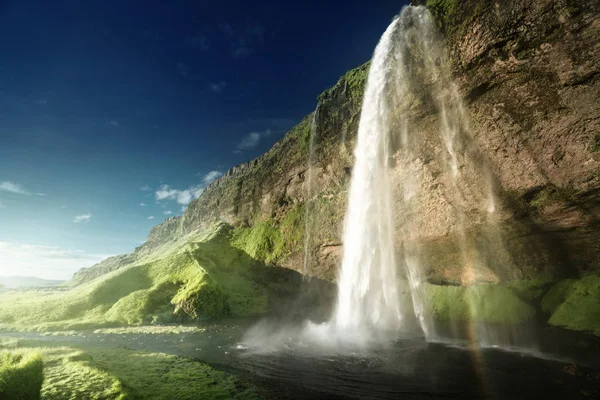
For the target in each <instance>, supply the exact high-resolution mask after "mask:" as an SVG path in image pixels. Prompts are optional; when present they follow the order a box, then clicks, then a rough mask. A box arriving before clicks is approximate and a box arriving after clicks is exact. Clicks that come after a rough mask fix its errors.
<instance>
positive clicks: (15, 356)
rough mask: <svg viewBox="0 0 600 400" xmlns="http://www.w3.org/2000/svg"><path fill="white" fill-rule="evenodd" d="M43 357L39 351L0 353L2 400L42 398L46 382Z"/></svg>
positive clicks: (0, 391) (0, 395)
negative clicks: (43, 386)
mask: <svg viewBox="0 0 600 400" xmlns="http://www.w3.org/2000/svg"><path fill="white" fill-rule="evenodd" d="M43 368H44V365H43V362H42V357H41V355H40V353H39V352H37V351H20V350H1V351H0V399H1V400H32V399H39V398H40V390H41V387H42V382H43V380H44V374H43Z"/></svg>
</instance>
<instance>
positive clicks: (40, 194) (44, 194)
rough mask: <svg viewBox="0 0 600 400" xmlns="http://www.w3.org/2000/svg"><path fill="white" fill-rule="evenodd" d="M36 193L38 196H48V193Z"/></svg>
mask: <svg viewBox="0 0 600 400" xmlns="http://www.w3.org/2000/svg"><path fill="white" fill-rule="evenodd" d="M35 195H36V196H42V197H46V196H48V195H47V194H46V193H36V194H35Z"/></svg>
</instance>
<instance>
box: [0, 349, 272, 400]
mask: <svg viewBox="0 0 600 400" xmlns="http://www.w3.org/2000/svg"><path fill="white" fill-rule="evenodd" d="M18 345H19V346H20V348H19V349H17V350H10V351H4V352H3V353H1V354H2V355H1V356H0V378H4V377H5V376H6V375H5V368H4V363H5V362H6V361H7V360H8V361H7V362H8V363H9V364H10V365H17V366H18V368H17V369H18V374H15V373H14V372H12V375H10V376H9V380H7V381H6V382H7V383H6V384H4V383H3V382H4V380H2V379H0V399H3V400H4V399H6V400H8V399H10V400H20V399H23V400H30V399H36V398H38V399H39V398H40V394H41V399H43V400H64V399H73V400H76V399H98V400H100V399H102V400H109V399H110V400H113V399H114V400H125V399H198V398H200V399H234V398H235V399H258V398H264V397H263V396H261V395H260V392H259V391H258V390H257V389H256V388H254V387H252V386H251V385H249V384H247V383H245V382H242V381H240V380H239V379H237V378H235V377H233V376H231V375H229V374H226V373H224V372H220V371H217V370H214V369H213V368H211V367H209V366H208V365H206V364H202V363H199V362H196V361H192V360H189V359H186V358H182V357H176V356H172V355H167V354H162V353H150V352H144V351H133V350H127V349H85V350H81V349H77V348H72V347H39V346H40V345H44V344H43V343H42V342H38V341H21V342H20V343H18ZM22 354H24V355H22ZM42 359H43V364H42ZM42 368H43V374H42ZM12 370H13V371H14V370H15V368H13V369H12ZM9 371H10V370H9ZM42 381H43V383H42ZM7 388H8V389H7ZM3 389H4V390H5V391H4V392H3ZM7 390H8V391H7ZM3 396H4V397H3Z"/></svg>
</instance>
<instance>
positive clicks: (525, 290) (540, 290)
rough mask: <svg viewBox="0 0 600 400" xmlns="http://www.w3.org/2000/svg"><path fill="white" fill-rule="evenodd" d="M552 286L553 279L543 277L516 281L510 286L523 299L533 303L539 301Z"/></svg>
mask: <svg viewBox="0 0 600 400" xmlns="http://www.w3.org/2000/svg"><path fill="white" fill-rule="evenodd" d="M551 285H552V278H550V277H542V278H538V279H531V280H516V281H512V282H510V283H509V284H508V287H509V288H511V289H513V290H514V291H515V292H516V293H517V294H518V295H519V297H520V298H521V299H523V300H525V301H527V302H528V303H531V302H533V301H536V300H538V299H539V298H540V297H542V295H543V294H544V293H546V292H547V291H548V289H549V288H550V286H551Z"/></svg>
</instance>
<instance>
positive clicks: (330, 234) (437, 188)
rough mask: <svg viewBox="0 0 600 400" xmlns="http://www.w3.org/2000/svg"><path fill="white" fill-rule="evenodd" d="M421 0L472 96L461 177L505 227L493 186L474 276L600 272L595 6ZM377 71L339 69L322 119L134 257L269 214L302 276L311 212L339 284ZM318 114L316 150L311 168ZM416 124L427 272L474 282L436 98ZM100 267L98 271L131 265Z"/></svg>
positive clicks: (319, 260) (318, 252) (473, 213)
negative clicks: (360, 139) (357, 152)
mask: <svg viewBox="0 0 600 400" xmlns="http://www.w3.org/2000/svg"><path fill="white" fill-rule="evenodd" d="M416 3H427V5H428V6H429V8H430V10H432V12H433V14H434V16H435V18H436V21H437V23H438V26H439V30H440V34H441V35H443V36H444V40H445V43H446V46H447V49H448V56H449V58H450V60H451V63H452V71H451V73H452V76H453V78H454V79H455V81H456V82H457V86H458V91H459V93H460V95H461V97H462V98H463V99H464V100H465V110H464V112H465V115H466V117H467V119H468V120H469V122H470V123H469V129H466V130H464V131H461V132H460V135H461V141H462V143H463V144H464V146H463V147H462V148H461V149H460V154H459V160H461V165H460V168H461V174H463V175H464V176H465V177H468V178H469V179H470V182H473V185H474V186H476V187H484V186H485V185H484V184H483V181H486V182H491V187H492V188H493V191H494V194H495V196H496V198H497V201H498V204H497V207H498V212H497V213H496V214H495V215H496V218H497V221H496V222H497V223H496V224H495V225H494V226H493V228H491V227H490V225H489V224H488V221H487V219H486V218H487V217H486V215H487V214H486V212H485V210H482V209H481V206H480V204H481V197H482V196H485V195H486V194H485V193H481V194H480V195H473V196H467V197H466V199H465V209H466V215H465V220H466V240H470V241H473V242H476V243H478V246H480V247H482V248H483V247H485V248H487V249H488V251H487V252H486V256H485V257H484V258H485V260H483V261H481V260H479V261H480V263H481V264H485V265H483V266H482V267H481V268H475V270H474V273H473V276H471V277H470V278H469V279H470V281H475V282H499V281H510V280H514V279H530V278H536V277H539V276H549V277H560V276H565V277H566V276H576V275H581V274H584V273H587V272H590V271H597V270H599V269H600V263H599V262H598V257H597V254H599V253H600V240H599V239H600V233H599V232H600V230H599V229H598V227H599V222H600V176H599V171H600V45H599V43H600V4H598V2H597V1H593V0H582V1H578V2H573V1H567V0H536V1H532V2H524V1H520V0H509V1H506V2H502V3H500V2H497V1H491V0H490V1H488V0H480V1H475V0H467V1H461V2H460V6H459V2H458V1H456V0H434V1H432V0H429V1H419V2H416ZM368 68H369V65H368V64H365V65H363V66H361V67H358V68H357V69H354V70H352V71H350V72H348V73H347V74H346V75H344V76H343V77H342V78H341V79H340V81H339V82H338V83H337V84H336V85H335V86H334V87H333V88H331V89H329V90H327V91H326V92H324V93H323V94H322V95H321V96H319V98H318V105H317V110H318V111H317V113H316V117H314V115H313V114H311V115H309V116H307V117H306V118H304V119H303V120H302V121H301V122H300V123H299V124H298V125H297V126H296V127H294V128H292V130H291V131H290V132H288V133H287V134H286V135H285V136H284V137H283V138H282V139H281V140H280V141H279V142H277V143H276V144H275V145H274V146H273V148H272V149H271V150H269V151H268V152H267V153H266V154H264V155H263V156H261V157H259V158H257V159H255V160H253V161H251V162H248V163H244V164H241V165H239V166H236V167H234V168H232V169H230V170H229V171H228V172H227V173H226V174H225V175H224V176H222V177H221V178H219V179H217V180H216V181H214V182H213V183H212V184H210V185H209V186H208V187H207V189H206V190H205V192H204V193H203V195H202V196H200V198H198V199H197V200H195V201H194V202H193V203H192V204H190V206H189V207H188V209H187V210H186V212H185V213H184V215H183V216H182V217H181V218H178V219H170V220H167V221H165V223H164V224H162V225H159V226H157V227H156V228H154V229H153V230H152V232H151V233H150V235H149V238H148V242H147V243H146V244H144V245H143V246H142V247H140V248H138V249H137V250H136V253H137V255H135V256H133V257H138V256H139V255H140V254H149V253H151V252H153V251H155V249H157V248H158V247H160V246H161V245H163V244H165V243H168V242H171V241H176V240H177V238H179V237H182V236H185V235H187V234H189V233H192V232H194V231H197V230H199V229H203V228H206V227H208V226H209V225H210V224H212V223H213V222H214V221H218V220H222V221H226V222H228V223H230V224H232V225H234V226H237V227H238V228H237V229H238V230H251V229H252V227H253V226H255V225H256V223H257V222H261V223H262V225H261V226H264V224H268V225H269V226H271V227H273V228H274V229H275V230H278V231H280V232H283V233H282V238H283V239H282V240H283V241H284V242H286V241H287V244H285V246H280V248H279V249H278V250H277V251H278V253H277V256H276V257H272V258H270V260H273V262H274V263H276V264H278V265H282V266H285V267H288V268H292V269H296V270H302V268H303V259H304V256H303V254H304V237H303V235H304V226H305V225H304V224H305V222H306V218H308V230H307V232H308V233H309V234H310V240H309V242H308V244H309V245H308V250H309V263H308V266H309V271H308V272H309V273H310V274H311V275H315V276H319V277H322V278H326V279H330V280H333V279H335V277H336V271H337V269H338V265H339V261H340V255H341V251H340V249H341V245H342V243H341V233H342V224H343V218H344V212H345V207H346V201H347V198H346V191H347V186H348V183H349V180H350V176H351V170H352V165H353V153H352V150H353V148H354V144H355V140H356V133H357V129H358V122H359V118H360V108H361V102H362V93H363V91H364V85H365V81H366V76H367V72H368ZM313 117H314V118H313ZM313 120H314V121H315V123H316V130H315V137H314V155H313V163H312V164H311V165H308V162H307V160H308V149H309V143H310V135H311V127H312V123H313ZM410 120H411V125H412V126H413V128H412V130H413V132H415V135H414V136H415V141H416V143H417V145H419V146H421V147H422V148H423V149H424V150H423V154H424V155H423V157H421V158H419V159H410V158H403V156H402V155H401V154H397V155H396V161H395V162H396V166H395V170H394V173H393V175H394V178H393V185H394V188H395V189H394V190H400V186H401V180H402V179H403V178H402V177H403V176H405V174H406V171H413V172H414V173H415V174H419V176H422V177H424V179H423V182H425V183H426V184H427V185H428V188H430V190H428V196H427V198H426V199H424V202H423V207H426V208H427V210H426V211H428V212H424V213H423V214H424V215H427V217H426V218H424V219H423V221H422V225H423V226H424V228H423V229H422V232H424V234H423V237H421V238H419V240H420V241H421V242H422V244H423V253H424V264H425V265H424V266H423V268H424V269H425V274H426V277H427V279H428V280H429V281H430V282H433V283H452V284H460V283H465V282H464V279H465V278H464V275H463V273H462V264H463V263H464V260H463V259H461V254H460V249H459V244H458V238H457V229H456V226H457V221H456V219H455V218H454V217H453V216H452V212H451V204H450V203H449V201H448V198H449V194H448V191H447V187H448V185H447V181H446V179H447V177H446V176H444V174H443V173H441V172H440V171H441V169H440V157H441V153H440V146H439V144H438V145H435V143H437V142H436V141H439V138H438V136H437V131H438V129H439V123H440V121H439V115H438V113H437V111H436V110H435V107H432V105H431V99H427V98H423V99H420V101H419V102H416V103H415V107H414V108H413V114H412V115H411V116H410ZM482 166H485V168H482ZM484 170H485V171H486V173H482V171H484ZM309 172H310V173H309ZM309 175H310V176H312V184H311V188H312V189H311V191H310V193H309V185H308V182H307V178H308V176H309ZM474 192H477V191H474ZM396 198H401V196H396ZM398 201H400V200H398ZM396 207H401V204H400V203H397V204H396ZM292 213H293V215H295V216H296V215H301V216H302V221H301V222H298V221H296V220H295V224H294V225H293V226H296V227H298V226H301V227H302V229H301V230H302V232H300V235H301V236H302V237H301V239H300V240H299V239H298V237H297V235H290V234H289V232H288V231H286V229H287V228H286V226H288V225H286V224H288V222H289V219H290V218H289V216H290V215H292ZM296 229H297V228H296ZM491 229H493V230H494V231H493V232H491V231H490V230H491ZM396 230H397V232H396V233H397V238H398V251H399V252H401V251H402V243H403V241H404V240H405V235H406V232H405V227H403V225H402V223H401V221H398V223H397V229H396ZM286 232H288V233H286ZM292 236H293V240H292V239H291V237H292ZM493 238H500V239H501V240H495V239H493ZM266 243H267V244H265V246H267V247H268V246H269V243H268V241H267V242H266ZM498 243H502V246H499V245H498ZM282 249H283V250H282ZM136 253H134V254H136ZM261 254H262V253H261ZM121 257H130V256H121ZM118 260H121V258H119V259H118ZM122 260H126V258H122ZM262 261H264V260H262ZM105 263H106V264H105ZM105 263H101V266H102V268H104V266H103V265H106V266H107V267H106V268H108V265H110V266H111V267H110V268H113V267H114V268H118V265H122V262H120V261H114V262H113V261H111V262H108V260H107V261H106V262H105ZM93 268H96V267H93Z"/></svg>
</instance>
